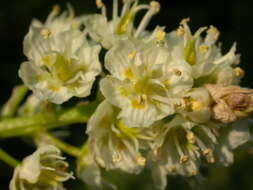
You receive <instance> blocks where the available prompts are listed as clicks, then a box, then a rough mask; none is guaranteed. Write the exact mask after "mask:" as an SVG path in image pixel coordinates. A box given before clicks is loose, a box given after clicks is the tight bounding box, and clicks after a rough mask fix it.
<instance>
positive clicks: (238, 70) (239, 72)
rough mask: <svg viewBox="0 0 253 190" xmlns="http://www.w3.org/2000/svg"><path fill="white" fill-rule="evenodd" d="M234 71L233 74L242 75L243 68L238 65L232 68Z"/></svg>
mask: <svg viewBox="0 0 253 190" xmlns="http://www.w3.org/2000/svg"><path fill="white" fill-rule="evenodd" d="M234 72H235V76H237V77H243V76H244V74H245V72H244V70H243V69H242V68H240V67H236V68H234Z"/></svg>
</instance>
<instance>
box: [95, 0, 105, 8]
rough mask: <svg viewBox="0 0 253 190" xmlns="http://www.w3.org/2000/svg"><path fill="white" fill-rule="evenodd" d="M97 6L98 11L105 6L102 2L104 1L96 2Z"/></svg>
mask: <svg viewBox="0 0 253 190" xmlns="http://www.w3.org/2000/svg"><path fill="white" fill-rule="evenodd" d="M96 5H97V8H98V9H101V8H102V7H103V6H104V3H103V2H102V0H96Z"/></svg>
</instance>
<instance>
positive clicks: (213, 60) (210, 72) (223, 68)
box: [167, 19, 241, 86]
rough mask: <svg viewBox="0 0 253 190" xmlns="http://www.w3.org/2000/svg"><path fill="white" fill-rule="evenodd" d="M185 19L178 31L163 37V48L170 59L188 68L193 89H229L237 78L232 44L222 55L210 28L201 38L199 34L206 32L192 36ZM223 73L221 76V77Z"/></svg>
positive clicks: (200, 31) (216, 36) (236, 56)
mask: <svg viewBox="0 0 253 190" xmlns="http://www.w3.org/2000/svg"><path fill="white" fill-rule="evenodd" d="M188 21H189V20H188V19H184V20H183V21H182V22H181V24H180V26H179V28H178V30H177V31H173V32H171V33H170V34H169V35H168V36H167V44H168V47H169V48H170V49H171V51H172V54H173V56H175V57H178V58H179V59H185V61H186V62H187V63H188V64H189V65H191V67H192V71H193V77H194V78H195V79H196V80H195V85H196V86H201V85H203V84H205V83H217V84H222V85H231V84H236V83H238V82H239V79H240V78H241V76H240V75H238V72H237V70H235V69H234V68H233V67H234V65H236V64H238V62H239V55H236V54H235V51H236V45H235V44H234V45H233V46H232V48H231V49H230V51H229V52H228V53H227V54H226V55H222V53H221V48H220V47H219V46H217V45H216V42H217V40H218V37H219V31H218V30H217V29H216V28H215V27H213V26H210V28H209V29H208V30H207V35H206V37H205V38H202V37H201V34H202V33H203V32H204V31H205V30H206V27H202V28H200V29H199V30H197V32H195V34H194V35H192V33H191V30H190V28H189V26H188V25H187V22H188ZM224 72H225V73H224Z"/></svg>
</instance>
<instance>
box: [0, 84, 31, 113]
mask: <svg viewBox="0 0 253 190" xmlns="http://www.w3.org/2000/svg"><path fill="white" fill-rule="evenodd" d="M27 92H28V88H27V87H26V86H25V85H19V86H16V87H15V88H13V91H12V94H11V97H10V99H9V100H8V101H7V102H6V103H5V105H4V106H3V109H2V116H3V117H12V116H13V115H14V114H15V113H16V111H17V108H18V106H19V104H20V102H21V101H22V100H23V98H24V97H25V95H26V94H27Z"/></svg>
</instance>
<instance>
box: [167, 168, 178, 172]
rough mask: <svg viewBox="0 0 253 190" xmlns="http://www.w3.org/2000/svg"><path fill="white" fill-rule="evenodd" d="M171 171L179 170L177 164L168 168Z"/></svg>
mask: <svg viewBox="0 0 253 190" xmlns="http://www.w3.org/2000/svg"><path fill="white" fill-rule="evenodd" d="M168 170H169V172H172V173H175V172H176V171H177V168H176V166H172V167H169V168H168Z"/></svg>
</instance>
